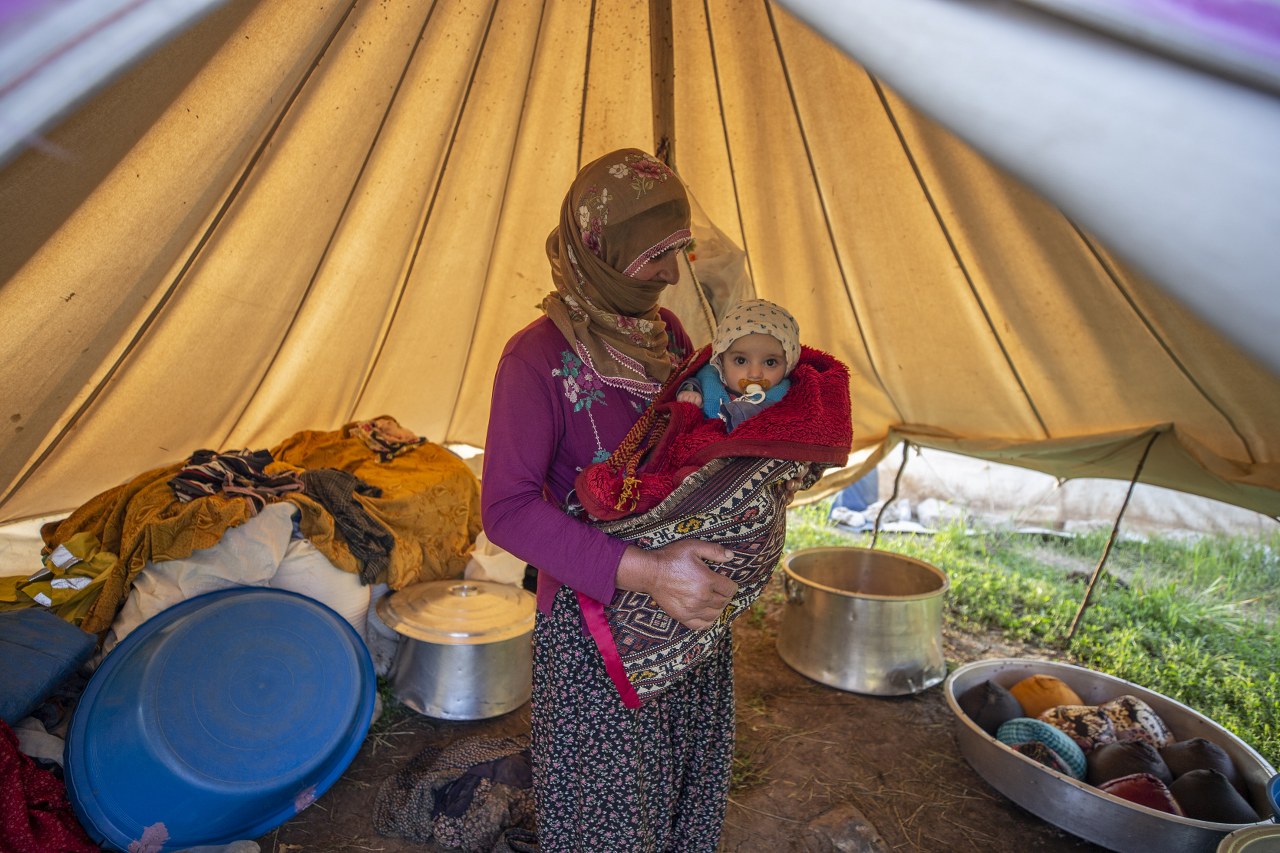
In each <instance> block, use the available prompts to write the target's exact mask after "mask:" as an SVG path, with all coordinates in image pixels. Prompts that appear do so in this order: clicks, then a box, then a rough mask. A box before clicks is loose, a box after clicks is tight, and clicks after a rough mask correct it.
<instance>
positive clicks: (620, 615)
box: [577, 348, 853, 708]
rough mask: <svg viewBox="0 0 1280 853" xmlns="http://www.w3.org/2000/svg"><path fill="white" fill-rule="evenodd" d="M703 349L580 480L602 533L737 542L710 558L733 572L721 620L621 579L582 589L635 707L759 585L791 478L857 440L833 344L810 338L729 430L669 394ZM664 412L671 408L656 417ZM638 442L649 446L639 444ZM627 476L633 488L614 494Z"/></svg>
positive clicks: (834, 458)
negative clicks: (779, 387) (682, 615)
mask: <svg viewBox="0 0 1280 853" xmlns="http://www.w3.org/2000/svg"><path fill="white" fill-rule="evenodd" d="M708 356H709V352H708V350H706V349H704V350H703V351H702V353H701V354H700V356H699V357H697V358H694V359H692V360H691V361H690V363H689V364H688V365H686V366H685V368H684V369H683V370H681V371H678V372H677V374H676V375H674V376H673V377H672V379H671V381H669V382H668V384H667V387H666V388H665V389H664V390H663V392H662V394H660V395H659V397H658V398H657V399H656V400H655V402H654V404H653V406H651V407H650V408H649V409H648V410H647V411H646V413H645V415H644V416H642V417H641V419H640V421H639V422H637V424H636V427H635V428H634V429H632V431H631V432H630V433H629V434H628V436H627V438H626V439H625V440H624V441H623V445H622V447H620V448H619V449H618V450H617V451H616V452H615V453H614V456H613V457H611V458H610V460H608V461H606V462H604V463H600V464H597V465H592V466H589V467H588V468H587V469H586V470H585V471H583V473H582V474H581V475H579V477H578V481H577V496H578V499H579V500H580V501H581V502H582V506H583V507H584V508H585V509H586V511H587V512H588V513H589V514H590V515H591V516H593V518H594V519H595V521H596V525H597V526H598V527H599V528H600V529H601V530H603V531H604V532H606V533H608V534H609V535H610V536H613V537H616V538H618V539H621V540H623V541H625V542H631V543H634V544H636V545H637V546H639V547H641V548H644V549H646V550H652V549H655V548H661V547H663V546H664V545H668V544H670V543H672V542H675V541H676V540H678V539H685V538H690V537H692V538H696V539H701V540H704V541H708V542H714V543H716V544H718V545H723V546H724V547H726V548H728V549H730V550H731V551H733V552H734V558H733V559H732V560H730V561H729V562H727V563H723V564H720V565H718V566H713V567H712V568H714V569H715V570H716V571H718V572H721V573H722V574H725V575H727V576H728V577H729V578H731V579H732V580H733V581H734V582H735V583H737V584H738V592H737V593H736V594H735V595H734V597H733V598H732V599H731V600H730V602H729V604H728V606H727V607H726V608H725V609H724V611H723V612H722V613H721V615H720V618H719V620H717V621H716V623H715V624H713V625H711V626H710V627H708V628H705V629H702V630H700V631H694V630H692V629H690V628H687V627H686V626H684V625H682V624H681V623H679V622H677V621H676V620H674V619H672V618H671V617H670V616H668V615H667V614H666V613H665V612H664V611H663V610H662V609H661V608H659V607H658V606H657V605H656V604H655V603H654V602H653V599H651V598H650V597H649V596H648V595H645V594H643V593H637V592H628V591H626V590H618V591H617V592H616V593H615V595H614V597H613V600H612V601H611V602H610V603H609V605H608V606H607V607H606V606H605V605H603V604H601V603H600V602H598V601H595V600H594V599H591V598H589V597H588V596H586V595H584V594H581V593H579V594H578V601H579V603H580V605H581V607H582V613H583V617H584V618H585V620H586V624H587V627H588V629H589V630H590V631H591V635H592V637H593V638H594V639H595V641H596V644H597V646H598V647H599V649H600V652H601V655H602V656H603V657H604V662H605V667H606V669H607V670H608V672H609V675H610V676H611V678H612V679H613V682H614V684H615V685H616V686H617V688H618V693H619V695H620V696H621V697H622V701H623V703H624V704H625V705H626V706H627V707H631V708H636V707H639V705H640V703H641V701H642V700H644V699H648V698H651V697H653V696H656V695H658V694H659V693H661V692H662V691H663V690H665V689H666V688H667V687H669V686H670V685H671V684H672V683H673V682H674V681H675V680H676V679H677V678H679V677H680V676H681V674H682V673H683V672H685V671H686V670H688V669H689V668H690V667H692V666H695V665H697V664H698V663H699V662H700V661H701V660H703V659H704V658H705V656H706V654H707V652H708V650H710V649H711V648H713V647H714V646H715V643H716V641H717V640H718V639H719V638H720V637H721V636H722V635H723V634H724V632H725V629H726V628H727V626H728V625H729V623H730V622H731V621H732V620H733V619H734V618H736V617H737V616H738V615H740V614H741V613H742V612H743V611H744V610H746V609H747V608H749V607H750V606H751V604H752V602H754V601H755V600H756V598H757V597H759V595H760V593H761V592H762V591H763V589H764V587H765V585H766V584H767V583H768V581H769V577H770V575H771V573H772V572H773V569H774V567H775V566H776V565H777V563H778V559H779V557H780V556H781V555H782V544H783V540H784V538H785V536H786V523H787V514H786V505H787V488H786V483H787V481H788V480H791V479H797V478H798V479H800V480H801V481H802V483H803V485H804V487H806V488H807V487H808V486H810V485H812V484H813V483H814V482H816V481H817V479H818V477H819V476H820V473H821V469H822V468H823V467H824V466H830V465H837V464H843V463H844V462H845V461H846V460H847V458H848V454H849V446H850V444H851V443H852V441H853V430H852V413H851V411H850V408H849V374H848V370H847V368H845V366H844V365H843V364H841V363H840V362H839V361H837V360H836V359H834V358H832V357H831V356H828V355H825V354H824V353H820V352H817V351H816V350H810V349H807V348H806V349H805V350H804V353H803V355H802V356H801V360H800V364H799V365H798V366H797V367H796V370H795V372H794V373H793V376H792V378H793V385H792V389H791V391H790V392H789V393H788V394H787V396H785V397H784V398H782V400H780V401H778V403H777V404H776V405H774V406H772V407H770V408H769V409H766V410H765V411H763V412H761V413H760V414H758V415H756V416H754V417H752V418H751V419H749V420H748V421H746V422H745V423H743V424H742V425H741V426H740V427H738V429H736V430H735V431H734V432H733V434H732V435H731V436H726V435H725V431H724V423H723V422H721V421H719V420H715V421H704V420H703V419H702V416H701V414H700V413H699V412H698V409H697V407H696V406H694V405H692V404H690V403H677V402H674V401H673V400H672V397H673V396H674V389H675V388H676V387H678V385H679V382H680V380H681V378H682V377H683V376H685V375H687V374H688V373H689V372H690V371H692V370H696V369H697V368H698V367H700V366H701V365H702V364H705V363H706V360H707V358H708ZM662 412H665V413H667V414H669V415H670V419H666V420H663V419H660V418H657V417H656V414H657V413H662ZM649 439H652V441H649ZM646 448H651V449H652V452H651V453H648V455H647V456H646V455H645V450H646ZM611 463H612V464H611ZM629 486H631V487H632V495H633V497H634V498H635V499H634V500H628V501H625V502H620V500H621V498H622V495H623V490H625V489H627V488H628V487H629ZM634 512H639V513H641V514H639V515H630V514H629V513H634Z"/></svg>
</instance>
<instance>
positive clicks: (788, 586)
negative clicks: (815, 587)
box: [782, 575, 804, 604]
mask: <svg viewBox="0 0 1280 853" xmlns="http://www.w3.org/2000/svg"><path fill="white" fill-rule="evenodd" d="M782 588H783V590H784V591H785V592H786V594H787V603H788V604H804V587H803V586H801V585H800V584H798V583H796V581H795V579H794V578H792V577H791V575H786V576H784V577H783V578H782Z"/></svg>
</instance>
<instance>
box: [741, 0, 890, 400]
mask: <svg viewBox="0 0 1280 853" xmlns="http://www.w3.org/2000/svg"><path fill="white" fill-rule="evenodd" d="M764 9H765V14H766V15H767V16H768V18H769V29H770V31H771V32H772V33H773V44H774V47H775V48H776V49H777V53H778V63H779V65H780V66H781V68H782V77H783V80H785V81H786V84H787V97H788V98H790V100H791V111H792V114H793V115H794V117H795V120H796V129H797V130H798V131H799V133H800V141H801V143H802V144H803V145H804V154H805V159H806V160H807V161H808V163H809V176H810V177H811V178H812V179H813V188H814V191H815V192H816V193H817V194H818V204H819V206H820V207H821V208H822V222H823V225H825V226H826V229H827V240H828V242H829V243H830V244H831V253H832V255H833V257H834V258H835V262H836V268H837V269H838V270H839V271H840V284H841V285H842V286H843V287H844V292H845V296H846V298H847V299H848V300H849V310H850V311H852V312H853V323H854V325H855V326H856V327H857V329H858V337H859V338H861V340H862V350H863V352H864V353H865V354H866V356H867V364H868V365H870V367H871V372H872V374H874V375H875V378H876V382H877V384H879V386H880V388H881V389H882V390H883V391H884V392H885V396H886V397H887V398H888V399H889V401H890V403H892V404H893V410H894V411H895V412H897V414H898V420H899V421H901V420H902V409H901V408H900V407H899V406H898V401H897V400H895V399H894V397H893V395H892V394H890V393H889V389H888V387H887V386H886V385H885V382H884V377H882V376H881V375H880V370H879V368H877V367H876V360H875V358H874V357H873V356H872V354H871V344H870V342H869V341H868V340H867V334H866V330H865V329H864V328H863V327H862V318H861V317H859V315H858V308H857V306H856V305H855V304H854V301H853V291H852V289H851V287H850V283H849V274H848V273H847V272H846V271H845V268H844V258H843V257H842V255H841V253H840V247H839V245H838V244H837V243H836V235H835V228H834V226H833V225H832V223H831V213H830V209H829V208H828V206H827V196H826V193H824V192H823V190H822V184H821V182H820V181H819V180H818V169H817V165H816V164H815V163H814V160H813V149H812V147H811V146H810V145H809V135H808V134H807V133H806V132H805V127H804V121H803V120H802V119H801V117H800V105H799V103H798V102H797V100H796V92H795V86H794V85H792V82H791V69H790V68H789V67H788V66H787V58H786V56H785V54H784V53H783V50H782V40H781V39H780V38H779V37H778V25H777V22H776V20H775V19H774V17H773V6H772V4H771V3H770V2H768V0H765V2H764ZM868 76H870V75H868Z"/></svg>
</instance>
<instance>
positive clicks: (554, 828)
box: [531, 587, 734, 853]
mask: <svg viewBox="0 0 1280 853" xmlns="http://www.w3.org/2000/svg"><path fill="white" fill-rule="evenodd" d="M580 619H581V617H580V615H579V609H578V602H577V599H576V597H575V595H574V593H573V591H572V590H571V589H569V588H568V587H563V588H561V589H560V591H559V593H557V595H556V601H555V607H554V610H553V612H552V614H551V615H550V616H547V615H546V614H544V613H541V612H539V613H538V616H537V624H536V626H535V628H534V660H533V705H532V715H531V716H532V728H533V761H534V790H535V793H536V797H537V811H538V843H539V850H540V852H541V853H560V851H580V853H593V851H600V853H618V851H628V853H632V851H634V852H635V853H667V851H671V853H675V852H676V851H679V853H690V851H707V853H711V851H714V850H715V849H716V845H717V844H718V843H719V840H720V829H721V825H722V824H723V822H724V811H725V802H726V800H727V798H728V794H729V771H730V768H731V765H732V761H733V727H734V704H733V653H732V651H733V647H732V641H731V637H730V635H729V634H728V632H726V634H725V636H723V637H721V640H720V644H719V647H718V648H717V649H716V650H715V651H714V652H713V653H712V654H711V655H709V656H708V659H707V660H706V661H705V662H704V663H703V664H702V665H701V666H700V667H698V668H697V669H693V670H690V671H689V673H688V674H687V675H686V676H685V677H684V678H683V679H682V680H681V682H680V683H679V684H677V685H675V686H674V687H672V688H671V689H670V690H668V691H667V692H665V693H663V694H662V695H661V696H659V697H658V698H656V699H653V700H651V701H649V702H646V703H645V704H644V705H642V706H641V707H640V708H639V709H638V710H629V709H628V708H626V707H624V706H623V704H622V702H621V700H620V699H619V698H618V693H617V690H616V689H615V688H614V686H613V683H612V682H611V681H610V680H609V676H608V674H607V673H606V672H605V669H604V663H603V661H602V659H601V657H600V653H599V651H597V650H596V647H595V643H594V642H593V641H592V639H591V637H590V636H589V635H587V634H585V633H584V632H583V630H582V623H581V621H580Z"/></svg>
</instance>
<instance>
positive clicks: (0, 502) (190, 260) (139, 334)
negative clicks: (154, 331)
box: [0, 0, 358, 509]
mask: <svg viewBox="0 0 1280 853" xmlns="http://www.w3.org/2000/svg"><path fill="white" fill-rule="evenodd" d="M357 2H358V0H351V2H350V3H349V4H348V6H347V10H346V11H345V12H344V13H343V14H342V18H341V20H340V21H339V23H338V26H337V27H335V28H334V30H333V32H332V33H330V35H329V38H328V39H327V40H326V41H325V43H324V45H323V46H322V47H321V48H320V50H319V51H318V52H317V53H316V56H315V58H314V59H313V60H312V62H311V67H310V68H309V69H308V70H307V73H306V74H305V75H303V78H302V79H301V80H300V81H299V82H298V85H297V86H295V87H294V90H293V94H292V95H290V97H289V99H288V100H287V101H286V102H285V103H284V105H283V108H282V109H281V110H280V112H279V114H278V115H277V116H276V120H275V123H274V124H273V125H272V126H271V128H270V129H269V130H268V131H267V132H266V133H265V134H264V135H263V138H262V141H261V142H260V143H259V145H258V149H257V150H256V151H255V152H254V153H253V156H252V157H250V158H249V162H248V163H246V164H245V168H244V170H243V171H242V172H241V173H240V177H239V178H237V179H236V182H235V185H234V186H233V187H232V188H231V190H230V191H229V192H228V193H227V196H226V198H225V199H223V202H222V205H221V206H220V207H219V209H218V212H217V213H216V214H214V217H213V220H212V221H211V222H210V223H209V227H208V228H206V229H205V232H204V235H203V236H202V237H201V238H200V240H199V242H198V243H197V244H196V246H195V248H194V249H193V251H192V252H191V254H190V255H189V256H188V257H187V260H186V262H185V263H183V265H182V268H181V269H180V270H178V272H177V274H176V275H175V276H174V278H173V281H172V282H171V283H170V284H169V287H168V288H167V289H166V290H165V293H164V296H162V297H161V298H160V299H159V300H158V301H157V302H156V305H155V307H154V308H152V309H151V312H150V313H149V314H148V315H147V318H146V319H145V320H143V321H142V323H141V324H140V325H139V326H138V329H137V331H135V332H134V334H133V338H132V339H131V340H130V341H129V343H128V344H126V345H125V348H124V350H123V351H121V353H120V355H119V357H118V358H117V359H116V361H115V364H113V365H112V366H111V369H110V370H108V371H107V372H106V373H105V374H104V375H103V377H102V379H101V380H100V381H99V382H98V384H97V386H96V387H95V388H94V389H93V391H91V392H90V393H89V395H88V396H87V397H85V399H84V402H83V403H81V404H80V406H79V407H77V409H76V411H75V413H74V414H73V415H72V416H71V417H70V418H69V419H68V420H67V422H66V423H65V424H64V425H63V427H62V429H60V430H58V434H57V435H56V436H54V437H53V440H52V441H50V442H49V444H48V445H47V446H46V447H45V449H44V451H42V452H41V453H40V455H39V456H37V457H36V458H35V460H34V461H32V463H31V464H30V465H29V466H28V467H27V469H26V470H25V471H24V472H23V473H22V474H21V475H20V476H19V477H18V478H17V479H15V480H14V481H13V483H12V485H11V486H10V487H9V489H8V490H7V491H6V492H5V493H4V495H3V496H0V509H2V508H3V507H4V506H5V505H6V504H8V503H9V501H10V500H11V499H12V498H13V496H14V495H15V494H16V493H17V492H18V491H19V490H20V489H21V488H22V486H23V484H25V483H26V482H27V480H29V479H31V477H32V476H33V475H34V474H35V472H36V471H37V470H39V468H40V466H41V465H43V464H44V462H45V461H46V460H47V459H48V458H49V456H50V455H52V454H53V452H54V450H56V449H57V448H58V447H59V446H60V445H61V444H62V441H63V440H64V439H65V438H66V437H67V435H68V434H69V433H70V432H71V431H72V430H73V429H75V427H76V425H77V424H78V423H79V422H80V419H81V418H83V417H84V416H85V414H86V413H87V412H88V411H89V409H90V408H92V406H93V404H94V403H95V402H97V400H98V398H99V397H100V396H101V395H102V394H103V392H104V391H105V390H106V387H107V386H108V385H109V384H111V380H112V379H113V378H114V377H115V375H116V374H117V373H119V372H120V370H121V369H122V368H123V366H124V363H125V362H126V361H128V359H129V356H130V355H132V353H133V351H134V350H135V349H137V348H138V346H139V345H140V344H141V342H142V338H143V337H145V335H146V333H147V331H148V330H149V329H150V328H151V327H152V325H154V324H155V323H156V321H157V319H158V318H159V316H160V315H161V314H162V313H163V312H164V309H165V307H166V306H168V304H169V302H170V301H171V300H172V299H173V297H174V294H175V293H176V292H177V290H178V287H179V286H180V285H181V283H182V281H183V280H184V278H185V277H186V275H187V273H188V272H190V270H191V268H192V266H194V265H195V262H196V259H197V258H198V257H200V253H201V251H202V250H203V249H204V247H205V246H207V245H208V244H209V241H210V240H211V239H212V238H213V233H214V232H215V231H216V230H217V229H218V225H219V224H220V223H221V222H222V220H223V219H224V218H225V217H226V215H227V212H228V211H229V210H230V209H231V206H232V204H233V203H234V201H235V200H236V199H237V198H238V197H239V195H240V192H241V191H242V190H243V189H244V186H245V184H246V183H247V182H248V180H249V175H250V174H251V173H252V172H253V170H254V167H255V166H256V165H257V164H258V162H259V161H260V160H261V159H262V155H263V152H265V151H266V149H267V147H268V146H269V145H270V144H271V140H272V139H273V138H274V137H275V133H276V131H278V130H279V129H280V125H281V124H282V123H283V122H284V118H285V116H286V115H288V113H289V108H290V107H292V106H293V104H294V103H295V102H296V101H297V99H298V96H299V95H300V94H301V93H302V90H303V88H304V87H305V86H306V83H307V80H309V79H310V78H311V75H312V73H314V71H315V69H316V68H317V67H318V66H319V64H320V58H321V57H323V56H324V55H325V53H326V52H327V51H328V50H329V48H330V47H331V46H332V45H333V41H334V39H335V38H336V36H337V33H338V32H339V31H340V30H341V29H342V26H343V24H345V23H346V21H347V19H348V18H349V17H350V16H351V12H352V10H353V9H354V8H355V6H356V3H357Z"/></svg>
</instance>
